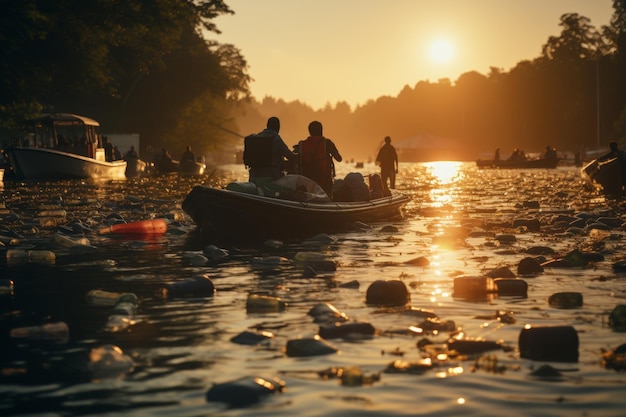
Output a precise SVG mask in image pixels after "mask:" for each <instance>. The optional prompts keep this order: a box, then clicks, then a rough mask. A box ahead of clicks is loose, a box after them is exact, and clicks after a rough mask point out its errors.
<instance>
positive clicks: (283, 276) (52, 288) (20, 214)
mask: <svg viewBox="0 0 626 417" xmlns="http://www.w3.org/2000/svg"><path fill="white" fill-rule="evenodd" d="M400 168H401V169H400V174H399V177H398V180H397V188H398V191H400V192H403V193H406V194H407V195H409V196H410V197H411V201H410V203H408V204H407V205H406V206H405V207H404V210H403V219H399V220H394V221H393V222H385V223H380V224H372V225H370V226H371V228H370V229H369V230H365V231H364V230H359V231H353V232H348V233H342V234H333V235H331V237H332V238H333V241H332V242H331V243H330V244H321V243H317V244H315V243H310V242H306V241H302V240H298V241H285V242H283V244H282V246H281V245H279V244H278V243H277V242H268V244H266V245H262V244H261V245H250V244H248V243H247V242H240V244H237V245H230V246H222V245H221V242H219V240H215V241H214V242H205V241H203V240H202V239H199V238H198V236H197V234H196V233H195V227H194V225H193V223H192V222H191V220H190V219H189V218H188V217H187V216H186V215H185V214H184V213H183V212H182V211H181V209H180V204H181V202H182V200H183V199H184V197H185V195H186V194H187V193H188V192H189V190H191V188H192V187H193V186H195V185H197V184H210V185H214V186H225V185H226V184H227V183H228V182H230V181H233V180H237V181H242V180H245V179H246V176H247V175H246V173H245V171H244V170H243V168H242V167H240V166H235V165H232V166H222V167H218V168H217V169H216V170H215V171H212V170H208V171H209V174H207V175H205V176H203V177H178V176H175V175H173V176H162V177H155V178H137V179H132V180H128V181H117V182H115V181H114V182H104V183H92V182H89V181H59V182H17V183H16V182H6V183H5V184H4V188H3V189H1V190H0V193H1V196H2V201H3V203H4V208H2V212H1V215H2V221H1V223H0V226H1V228H2V229H4V232H3V233H2V234H3V235H9V234H10V233H15V234H17V235H19V238H17V239H15V240H13V241H11V240H10V239H8V238H3V243H4V244H5V246H4V247H3V248H2V259H3V261H2V262H3V263H2V265H1V266H0V272H1V278H8V279H11V280H13V281H14V291H13V294H12V295H2V296H1V297H2V300H1V304H0V305H1V306H2V307H0V312H1V314H2V316H1V319H0V330H1V331H2V335H1V336H0V337H1V339H0V341H1V343H2V346H3V355H2V360H1V361H0V367H1V368H2V373H1V376H0V410H2V414H3V415H41V416H56V415H59V416H60V415H63V416H84V415H113V414H116V415H124V416H133V415H137V416H140V415H141V416H144V415H157V414H159V415H166V416H177V417H178V416H207V415H227V416H248V415H249V416H252V415H254V416H261V415H268V416H269V415H271V416H273V417H280V416H294V415H298V416H327V415H341V416H360V415H364V414H367V415H380V416H409V415H411V416H414V415H428V416H450V415H464V416H476V417H478V416H500V415H520V416H521V415H524V416H548V415H549V416H567V417H571V416H622V415H624V409H625V408H626V399H625V397H624V395H623V393H624V388H625V387H626V375H625V374H624V373H623V372H622V373H620V372H616V371H614V370H611V369H606V368H605V367H604V366H603V362H602V354H603V352H605V351H607V350H611V349H614V348H616V347H617V346H619V345H621V344H623V343H625V342H626V336H625V334H624V333H618V332H615V331H613V330H612V329H611V328H609V327H608V324H607V320H608V319H607V318H608V314H609V313H610V312H611V310H612V309H613V308H614V307H615V306H616V305H619V304H624V303H626V301H625V298H626V280H625V279H624V276H621V275H620V274H616V273H615V272H613V268H612V266H613V264H614V263H615V262H617V261H619V260H622V259H623V258H624V257H625V256H626V248H625V247H624V242H625V240H624V230H623V228H622V227H614V228H612V229H611V230H610V231H599V230H595V231H592V230H590V229H581V232H580V233H579V234H572V233H565V231H564V230H561V229H560V228H559V227H556V226H555V224H554V222H553V220H554V219H555V218H556V217H557V216H559V215H567V216H570V215H576V214H579V213H582V212H587V213H602V214H603V215H605V216H613V217H621V216H622V212H623V209H622V207H621V205H620V204H619V203H618V202H615V201H607V200H605V199H604V198H603V197H602V196H601V195H598V194H597V192H596V191H595V190H593V189H591V188H589V187H588V186H587V185H586V184H585V183H584V182H583V181H582V179H581V178H580V174H579V170H578V169H577V168H574V167H559V168H557V169H555V170H477V169H476V168H475V166H474V165H473V164H471V163H433V164H408V163H402V164H401V166H400ZM376 170H377V167H375V166H374V165H370V164H366V166H365V168H363V169H359V171H360V172H362V173H364V174H368V173H373V172H376ZM350 171H357V170H356V169H355V168H354V167H353V166H352V165H349V164H340V165H339V166H338V176H340V177H342V176H344V175H345V174H346V173H348V172H350ZM57 206H58V208H60V209H62V210H65V215H64V216H62V217H57V218H56V219H55V220H50V218H48V217H45V216H43V217H42V215H41V213H42V211H44V210H46V209H50V208H51V207H52V208H54V207H57ZM111 216H119V217H122V218H124V219H125V220H128V221H130V220H141V219H149V218H157V217H165V218H167V219H168V221H169V223H170V224H169V228H168V232H167V233H166V234H165V235H163V236H159V237H157V238H153V239H135V238H133V239H122V238H116V237H112V236H100V235H97V234H95V233H92V232H89V230H98V229H99V228H100V227H103V226H105V225H106V224H107V218H110V217H111ZM529 218H532V219H539V220H540V221H541V225H542V226H541V229H540V231H535V232H532V231H528V230H527V229H525V228H524V227H517V228H514V227H512V226H511V224H512V222H513V221H514V220H515V219H529ZM77 222H80V223H81V224H82V225H83V226H84V227H85V234H84V237H87V238H88V239H89V240H90V243H91V245H93V246H95V247H96V248H97V250H96V251H95V252H93V253H89V254H76V253H73V252H70V251H69V250H68V249H62V248H59V247H58V246H56V245H55V244H54V243H53V240H52V236H53V234H54V233H55V232H56V231H57V230H59V227H61V228H63V227H65V228H66V229H65V230H66V231H67V230H68V229H67V228H69V227H70V226H71V225H75V224H76V223H77ZM385 226H392V227H393V228H388V227H385ZM498 234H510V235H514V236H515V241H513V242H509V243H506V244H503V243H502V242H500V241H499V240H497V239H495V236H497V235H498ZM207 243H213V244H215V245H216V246H218V247H221V248H222V249H225V250H227V251H228V253H229V254H230V256H229V257H227V258H225V259H222V260H219V261H212V262H211V261H210V262H208V263H207V264H205V265H194V264H193V263H192V262H191V261H190V259H191V257H192V255H194V254H198V253H200V252H201V251H202V249H203V248H204V247H205V246H206V245H207ZM534 246H547V247H550V248H552V249H554V250H555V255H554V257H558V256H559V255H564V254H566V253H568V252H569V251H571V250H573V249H580V250H581V251H595V252H596V253H600V254H602V255H603V260H601V261H598V262H595V263H593V264H590V265H588V266H586V267H577V268H547V269H546V270H545V272H544V273H543V274H541V275H539V276H537V277H533V278H525V280H526V281H527V283H528V297H526V298H521V297H517V298H516V297H496V296H492V297H488V298H486V299H483V300H479V301H467V300H463V299H459V298H455V297H453V296H452V292H453V282H454V278H455V277H459V276H462V275H469V276H478V275H483V274H485V273H487V272H489V271H491V270H493V269H495V268H497V267H503V266H504V267H509V268H510V270H511V271H513V272H516V271H517V265H518V263H519V261H520V260H521V259H522V258H524V257H527V256H529V255H528V254H527V253H526V250H527V249H528V248H530V247H534ZM11 248H24V249H35V250H38V249H41V250H52V251H54V253H55V255H56V262H55V263H54V265H37V264H33V263H31V264H26V265H18V266H13V265H7V264H6V263H5V260H6V252H7V251H8V250H9V249H11ZM302 251H313V252H324V253H326V254H327V255H328V256H329V257H330V259H332V260H333V261H335V262H336V264H337V270H336V271H335V272H322V273H319V274H317V275H316V276H314V277H310V276H308V275H307V274H305V273H304V272H303V270H302V269H300V268H299V267H298V266H297V265H295V264H294V263H293V259H294V257H295V254H296V253H298V252H302ZM271 256H281V257H284V258H285V262H284V263H283V264H281V265H280V266H277V267H275V268H269V267H266V268H260V267H259V265H258V262H259V258H261V259H263V258H268V257H271ZM420 257H423V258H425V259H427V260H428V262H429V265H426V266H418V265H416V263H415V262H412V261H413V260H415V259H416V258H420ZM195 274H208V275H209V276H210V278H211V279H212V281H213V283H214V284H215V286H216V289H217V292H216V293H215V295H214V296H213V297H205V298H202V297H198V298H194V299H188V298H184V299H174V300H172V299H163V298H162V297H161V296H160V295H159V294H160V289H161V288H163V287H164V286H165V285H167V284H168V283H172V282H178V281H182V280H185V279H187V278H189V277H191V276H193V275H195ZM380 279H384V280H391V279H399V280H402V281H403V282H404V283H405V284H406V285H407V287H408V288H409V291H410V297H411V302H410V306H412V307H415V308H421V309H427V310H431V311H432V312H434V313H435V314H436V315H437V316H438V317H439V318H441V319H442V320H449V321H453V322H454V323H455V324H456V328H457V330H456V333H455V334H459V333H460V332H462V333H463V334H465V335H466V336H467V337H482V338H485V339H487V340H491V341H498V342H500V343H502V344H505V345H507V346H510V347H512V348H513V349H512V350H511V351H504V350H498V351H491V352H486V353H484V354H480V355H475V356H470V357H448V358H443V359H441V360H440V361H436V360H435V362H434V364H433V366H432V367H430V368H428V369H427V370H425V371H424V372H421V373H386V372H384V370H385V369H386V368H387V367H388V365H389V364H390V363H391V362H393V361H395V360H398V359H401V360H405V361H409V362H419V361H422V360H423V359H424V358H425V356H427V355H426V353H425V352H424V351H423V350H420V349H418V344H419V343H421V342H423V341H424V340H425V339H428V340H429V341H430V342H432V343H433V344H434V345H435V346H444V345H445V343H446V341H447V340H448V337H450V332H441V333H438V334H425V335H417V334H415V333H411V332H409V331H408V330H407V329H408V328H409V327H410V326H415V325H417V324H418V323H419V322H420V321H421V320H422V319H421V318H420V317H416V316H414V315H411V314H407V313H399V312H397V311H392V310H390V309H384V308H378V307H372V306H368V305H366V303H365V295H366V291H367V288H368V286H369V285H370V284H371V283H372V282H374V281H376V280H380ZM93 289H102V290H106V291H112V292H122V293H125V292H129V293H134V294H136V295H137V297H138V299H139V307H138V311H137V313H136V315H135V317H134V321H133V325H132V326H130V327H129V328H128V329H126V330H125V331H120V332H111V331H107V329H106V323H107V320H108V317H109V315H110V313H111V307H107V306H94V305H92V304H91V303H89V302H88V300H87V299H86V294H87V293H88V292H89V291H90V290H93ZM561 291H574V292H580V293H581V294H582V295H583V297H584V304H583V306H582V307H579V308H575V309H557V308H552V307H550V305H549V304H548V302H547V298H548V297H549V296H550V295H551V294H553V293H555V292H561ZM251 293H263V294H268V295H272V296H275V297H280V298H281V299H282V300H283V301H285V302H286V303H287V308H286V309H285V311H283V312H271V313H250V314H249V313H247V312H246V299H247V297H248V295H249V294H251ZM319 303H330V304H332V305H334V306H335V307H337V309H339V310H340V311H341V312H343V313H345V314H346V315H347V316H349V318H350V320H358V321H368V322H370V323H372V324H373V325H374V327H375V328H376V330H377V333H376V335H375V336H374V337H373V338H369V339H364V340H342V339H334V340H331V341H330V342H331V343H332V344H333V345H334V346H336V347H337V348H338V350H339V352H338V353H336V354H330V355H323V356H313V357H305V358H292V357H288V356H286V354H285V352H284V347H285V345H286V343H287V341H288V340H290V339H294V338H297V337H310V336H313V335H315V334H316V333H317V331H318V325H317V324H315V323H314V322H313V319H312V317H311V316H309V315H308V314H307V313H308V311H309V310H310V309H311V307H313V306H314V305H316V304H319ZM498 312H506V313H509V314H510V316H512V317H513V318H514V322H512V323H509V322H503V321H501V320H499V319H498V314H497V313H498ZM56 321H63V322H65V323H67V325H68V327H69V334H70V336H69V340H67V342H66V343H58V344H54V343H34V342H27V341H24V340H17V339H12V338H10V337H9V336H8V335H9V331H10V330H11V329H13V328H15V327H20V326H30V325H35V324H41V323H44V322H56ZM527 324H529V325H533V326H544V325H545V326H561V325H563V326H573V327H574V328H575V329H576V330H577V333H578V337H579V341H580V347H579V350H578V351H579V360H578V362H576V363H547V364H549V365H551V366H553V367H554V368H556V369H558V370H559V371H560V372H561V376H560V377H559V378H553V379H547V380H545V379H540V378H535V377H532V376H531V375H530V374H531V372H532V371H533V370H536V369H538V368H539V367H540V366H542V365H545V364H546V363H542V362H537V361H531V360H528V359H523V358H520V356H519V351H518V350H517V347H518V337H519V334H520V332H521V331H522V329H523V328H524V326H525V325H527ZM244 330H266V331H269V332H272V333H274V335H275V337H274V338H273V339H272V340H271V341H270V342H269V343H267V344H265V345H260V346H248V345H240V344H235V343H232V342H231V341H230V339H231V338H232V337H233V336H235V335H237V334H239V333H241V332H242V331H244ZM108 344H111V345H115V346H118V347H119V348H121V350H122V351H123V352H124V353H125V354H126V355H128V356H129V357H131V358H132V360H133V362H134V368H133V369H132V371H130V372H128V373H126V374H124V375H123V376H121V377H118V378H112V377H106V378H100V379H98V378H94V377H93V375H90V374H88V373H86V372H84V371H85V365H84V357H85V355H86V352H88V351H89V350H90V349H91V348H93V347H98V346H102V345H108ZM354 366H356V367H359V368H360V370H361V371H362V372H363V374H364V375H365V376H366V377H371V379H372V381H366V383H364V384H362V385H359V386H344V385H342V384H341V381H340V380H339V379H338V378H332V377H331V378H322V377H321V376H320V373H324V371H326V370H328V369H331V368H338V369H344V368H348V367H354ZM248 375H252V376H262V377H266V378H272V377H278V378H280V379H282V380H283V381H284V382H285V384H286V389H285V391H284V392H283V393H279V394H277V395H273V396H270V397H268V398H266V399H265V400H264V401H262V402H261V403H259V404H258V405H255V406H251V407H244V408H237V409H227V408H226V407H225V406H224V405H223V404H221V403H209V402H207V401H206V400H205V393H206V392H207V390H208V389H209V388H210V387H211V386H212V385H213V384H216V383H222V382H226V381H230V380H234V379H236V378H239V377H242V376H248Z"/></svg>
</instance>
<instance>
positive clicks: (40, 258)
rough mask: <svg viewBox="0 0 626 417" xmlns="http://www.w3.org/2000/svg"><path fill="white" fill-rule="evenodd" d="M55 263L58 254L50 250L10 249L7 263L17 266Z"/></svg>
mask: <svg viewBox="0 0 626 417" xmlns="http://www.w3.org/2000/svg"><path fill="white" fill-rule="evenodd" d="M29 263H30V264H39V265H54V264H55V263H56V255H55V254H54V252H52V251H49V250H24V249H9V250H8V251H7V265H8V266H17V265H25V264H29Z"/></svg>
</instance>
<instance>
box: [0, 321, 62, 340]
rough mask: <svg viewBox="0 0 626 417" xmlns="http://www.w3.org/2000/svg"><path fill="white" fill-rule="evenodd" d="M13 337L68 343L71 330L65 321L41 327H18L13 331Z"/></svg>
mask: <svg viewBox="0 0 626 417" xmlns="http://www.w3.org/2000/svg"><path fill="white" fill-rule="evenodd" d="M10 334H11V337H12V338H15V339H29V340H45V341H51V342H59V343H61V342H67V340H68V339H69V336H70V329H69V327H68V326H67V323H65V322H63V321H59V322H55V323H46V324H43V325H41V326H29V327H17V328H15V329H11V333H10Z"/></svg>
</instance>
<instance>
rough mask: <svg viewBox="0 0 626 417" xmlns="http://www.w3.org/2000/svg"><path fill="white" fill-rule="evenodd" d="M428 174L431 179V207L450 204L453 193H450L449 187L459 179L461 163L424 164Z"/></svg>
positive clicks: (439, 162)
mask: <svg viewBox="0 0 626 417" xmlns="http://www.w3.org/2000/svg"><path fill="white" fill-rule="evenodd" d="M424 166H425V167H426V169H427V171H428V174H429V176H430V178H431V181H432V183H431V185H432V188H431V190H430V199H431V201H432V205H433V207H442V206H444V205H447V204H450V203H452V201H453V200H454V193H452V192H450V185H451V184H453V183H455V182H456V181H458V180H459V179H460V178H461V172H460V170H461V166H462V163H461V162H456V161H437V162H428V163H425V164H424Z"/></svg>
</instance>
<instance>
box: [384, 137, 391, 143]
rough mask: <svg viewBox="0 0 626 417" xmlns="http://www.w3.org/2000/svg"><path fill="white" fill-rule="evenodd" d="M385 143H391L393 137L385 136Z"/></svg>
mask: <svg viewBox="0 0 626 417" xmlns="http://www.w3.org/2000/svg"><path fill="white" fill-rule="evenodd" d="M385 143H386V144H390V143H391V138H390V137H389V136H385Z"/></svg>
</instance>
